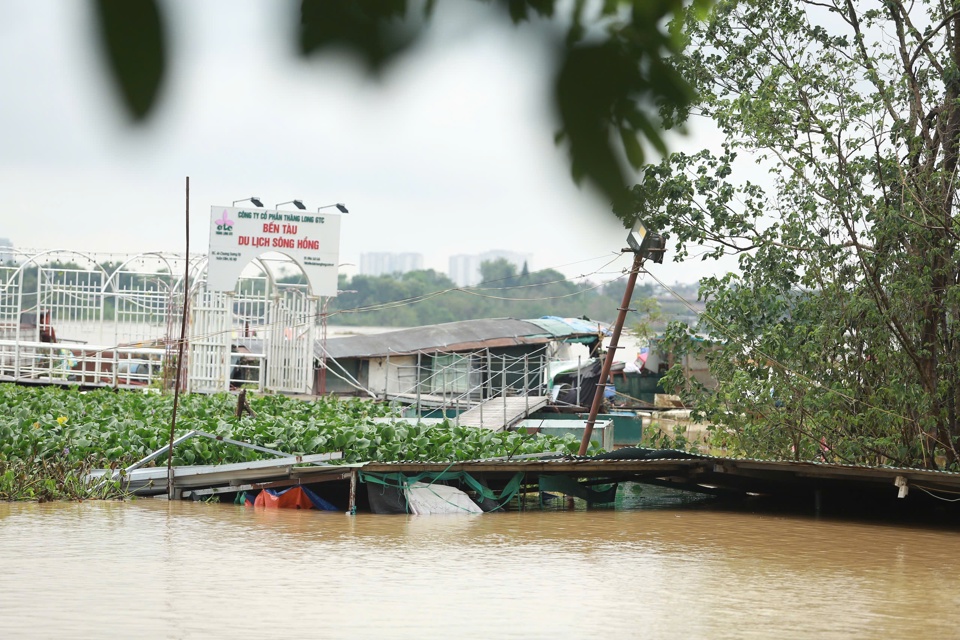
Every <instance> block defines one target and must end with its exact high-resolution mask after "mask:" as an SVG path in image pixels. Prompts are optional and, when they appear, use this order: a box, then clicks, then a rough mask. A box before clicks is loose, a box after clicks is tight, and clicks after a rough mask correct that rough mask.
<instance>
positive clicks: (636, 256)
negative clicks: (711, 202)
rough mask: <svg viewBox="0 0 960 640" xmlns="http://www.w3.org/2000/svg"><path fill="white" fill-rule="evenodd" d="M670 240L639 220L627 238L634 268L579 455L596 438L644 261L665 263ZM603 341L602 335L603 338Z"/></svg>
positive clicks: (591, 407) (584, 429)
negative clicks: (615, 360)
mask: <svg viewBox="0 0 960 640" xmlns="http://www.w3.org/2000/svg"><path fill="white" fill-rule="evenodd" d="M666 242H667V239H666V237H665V236H661V235H659V234H656V233H649V232H648V231H647V229H646V227H644V226H643V223H642V222H640V221H639V220H637V222H636V224H635V225H634V226H633V229H632V230H631V231H630V235H628V236H627V243H628V244H629V245H630V248H628V249H624V250H623V251H624V252H627V251H633V266H632V267H631V268H630V275H629V276H628V277H627V290H626V291H624V292H623V301H621V302H620V309H619V312H618V313H617V321H616V323H615V324H614V325H613V336H611V338H610V348H609V349H607V353H606V356H605V357H604V359H603V368H602V370H601V371H600V383H599V384H598V385H597V390H596V393H595V394H594V396H593V403H592V404H591V405H590V415H589V416H588V417H587V424H586V425H585V426H584V428H583V438H582V439H581V440H580V450H579V451H578V452H577V454H578V455H581V456H585V455H587V448H588V447H589V446H590V436H592V435H593V426H594V425H595V424H596V423H597V414H599V413H600V405H602V404H603V395H604V394H603V392H604V390H606V388H607V379H608V378H609V377H610V369H611V368H612V367H613V359H614V358H615V357H616V355H617V348H618V346H619V342H620V332H621V331H623V323H624V322H625V321H626V319H627V311H629V310H630V299H631V298H632V297H633V289H634V287H636V286H637V274H638V273H640V270H641V269H642V268H643V261H644V259H646V258H650V259H651V260H653V261H654V262H657V263H660V262H663V252H664V248H665V247H666ZM600 339H601V340H603V338H602V336H601V338H600Z"/></svg>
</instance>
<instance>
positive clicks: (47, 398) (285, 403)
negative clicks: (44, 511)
mask: <svg viewBox="0 0 960 640" xmlns="http://www.w3.org/2000/svg"><path fill="white" fill-rule="evenodd" d="M248 400H249V404H250V407H251V408H252V410H253V411H254V413H255V414H256V415H254V416H249V415H247V416H244V417H242V418H236V417H235V415H234V414H235V410H236V403H237V398H236V396H233V395H230V394H219V395H199V394H195V395H185V396H181V398H180V406H179V409H178V415H177V434H178V435H179V434H183V433H186V432H187V431H190V430H192V429H197V430H200V431H205V432H208V433H212V434H216V435H218V436H222V437H225V438H231V439H233V440H241V441H244V442H248V443H250V444H255V445H258V446H261V447H266V448H269V449H275V450H278V451H283V452H285V453H297V454H314V453H329V452H334V451H342V452H343V461H344V462H359V461H380V462H389V461H424V462H453V461H461V460H473V459H478V458H489V457H496V456H506V455H521V454H528V453H540V452H544V451H551V452H558V453H575V452H576V450H577V447H578V445H579V442H578V441H577V440H576V439H575V438H573V437H572V436H568V437H565V438H556V437H549V436H537V437H533V436H528V435H525V434H522V433H517V432H493V431H490V430H488V429H477V428H471V427H464V426H455V425H453V424H451V423H450V422H449V421H448V422H445V423H442V424H439V425H434V426H424V425H408V424H403V423H399V422H398V423H387V424H383V423H376V422H374V418H383V417H397V416H399V410H397V409H395V408H392V407H390V406H388V405H385V404H381V403H374V402H370V401H366V400H357V399H351V400H340V399H337V398H334V397H325V398H318V399H316V400H315V401H303V400H295V399H291V398H287V397H285V396H277V395H266V396H250V397H248ZM172 411H173V396H172V395H160V394H157V393H144V392H123V391H121V392H114V391H111V390H108V389H100V390H96V391H89V392H80V391H78V390H76V389H71V388H61V387H19V386H16V385H0V500H10V499H18V495H17V491H16V487H15V486H13V487H11V485H13V484H15V483H16V478H14V477H13V476H9V474H10V473H14V470H16V471H15V473H14V475H15V476H17V475H19V476H26V477H29V476H30V475H31V472H30V471H24V468H25V467H33V468H34V469H39V468H41V467H43V466H44V465H47V466H49V465H50V464H51V463H52V462H53V461H56V463H57V464H58V465H59V468H60V469H61V471H60V473H61V474H63V473H67V472H68V471H69V470H70V469H74V470H80V469H81V468H83V469H89V468H95V467H112V468H122V467H125V466H128V465H130V464H132V463H133V462H136V461H137V460H139V459H140V458H143V457H144V456H146V455H147V454H149V453H151V452H152V451H155V450H156V449H159V448H161V447H163V446H164V445H165V444H166V443H167V442H168V440H169V437H170V418H171V415H172ZM263 457H269V454H263V453H259V452H257V451H255V450H251V449H247V448H242V447H236V446H232V445H229V444H224V443H221V442H216V441H212V440H209V439H205V438H201V439H192V440H189V441H187V442H185V443H183V444H181V445H179V446H178V447H177V448H176V449H175V451H174V460H173V462H174V464H175V465H192V464H221V463H230V462H243V461H248V460H254V459H259V458H263ZM165 463H166V461H165V459H164V458H160V459H158V460H157V464H165ZM38 472H39V471H38ZM5 478H6V480H5ZM8 480H9V482H8ZM19 497H26V498H27V499H33V498H32V497H31V496H19Z"/></svg>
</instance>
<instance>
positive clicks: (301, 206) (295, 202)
mask: <svg viewBox="0 0 960 640" xmlns="http://www.w3.org/2000/svg"><path fill="white" fill-rule="evenodd" d="M285 204H292V205H293V206H295V207H296V208H297V209H300V210H303V209H306V208H307V207H306V205H304V204H303V200H287V201H286V202H281V203H280V204H278V205H277V206H275V207H274V209H279V208H280V206H281V205H285Z"/></svg>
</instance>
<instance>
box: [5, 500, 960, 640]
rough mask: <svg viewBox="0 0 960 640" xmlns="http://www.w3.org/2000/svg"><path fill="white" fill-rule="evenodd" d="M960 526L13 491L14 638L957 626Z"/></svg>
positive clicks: (8, 558) (929, 633)
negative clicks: (328, 506)
mask: <svg viewBox="0 0 960 640" xmlns="http://www.w3.org/2000/svg"><path fill="white" fill-rule="evenodd" d="M957 636H960V535H958V534H957V533H956V532H954V531H952V530H948V529H936V528H923V527H908V526H902V525H891V524H867V523H860V522H849V521H836V520H823V519H819V520H818V519H814V518H804V517H798V516H779V515H778V516H772V515H756V514H750V513H731V512H723V511H716V510H710V509H683V508H680V509H659V510H646V511H640V510H636V511H613V510H610V511H548V512H527V513H495V514H484V515H480V516H423V517H416V516H378V515H366V514H361V515H357V516H352V517H351V516H348V515H345V514H342V513H318V512H314V511H292V510H260V509H258V510H254V509H246V508H243V507H235V506H230V505H218V504H198V503H190V502H170V503H168V502H166V501H159V500H137V501H133V502H88V503H81V504H75V503H60V504H42V505H38V504H6V503H3V504H0V638H53V637H63V638H214V637H216V638H280V637H283V638H417V639H422V638H439V637H444V638H457V639H462V638H525V639H529V638H774V637H776V638H948V637H957Z"/></svg>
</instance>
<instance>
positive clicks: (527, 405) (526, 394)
mask: <svg viewBox="0 0 960 640" xmlns="http://www.w3.org/2000/svg"><path fill="white" fill-rule="evenodd" d="M527 369H528V363H527V354H523V398H524V409H526V413H530V381H529V380H527V374H528V370H527Z"/></svg>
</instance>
